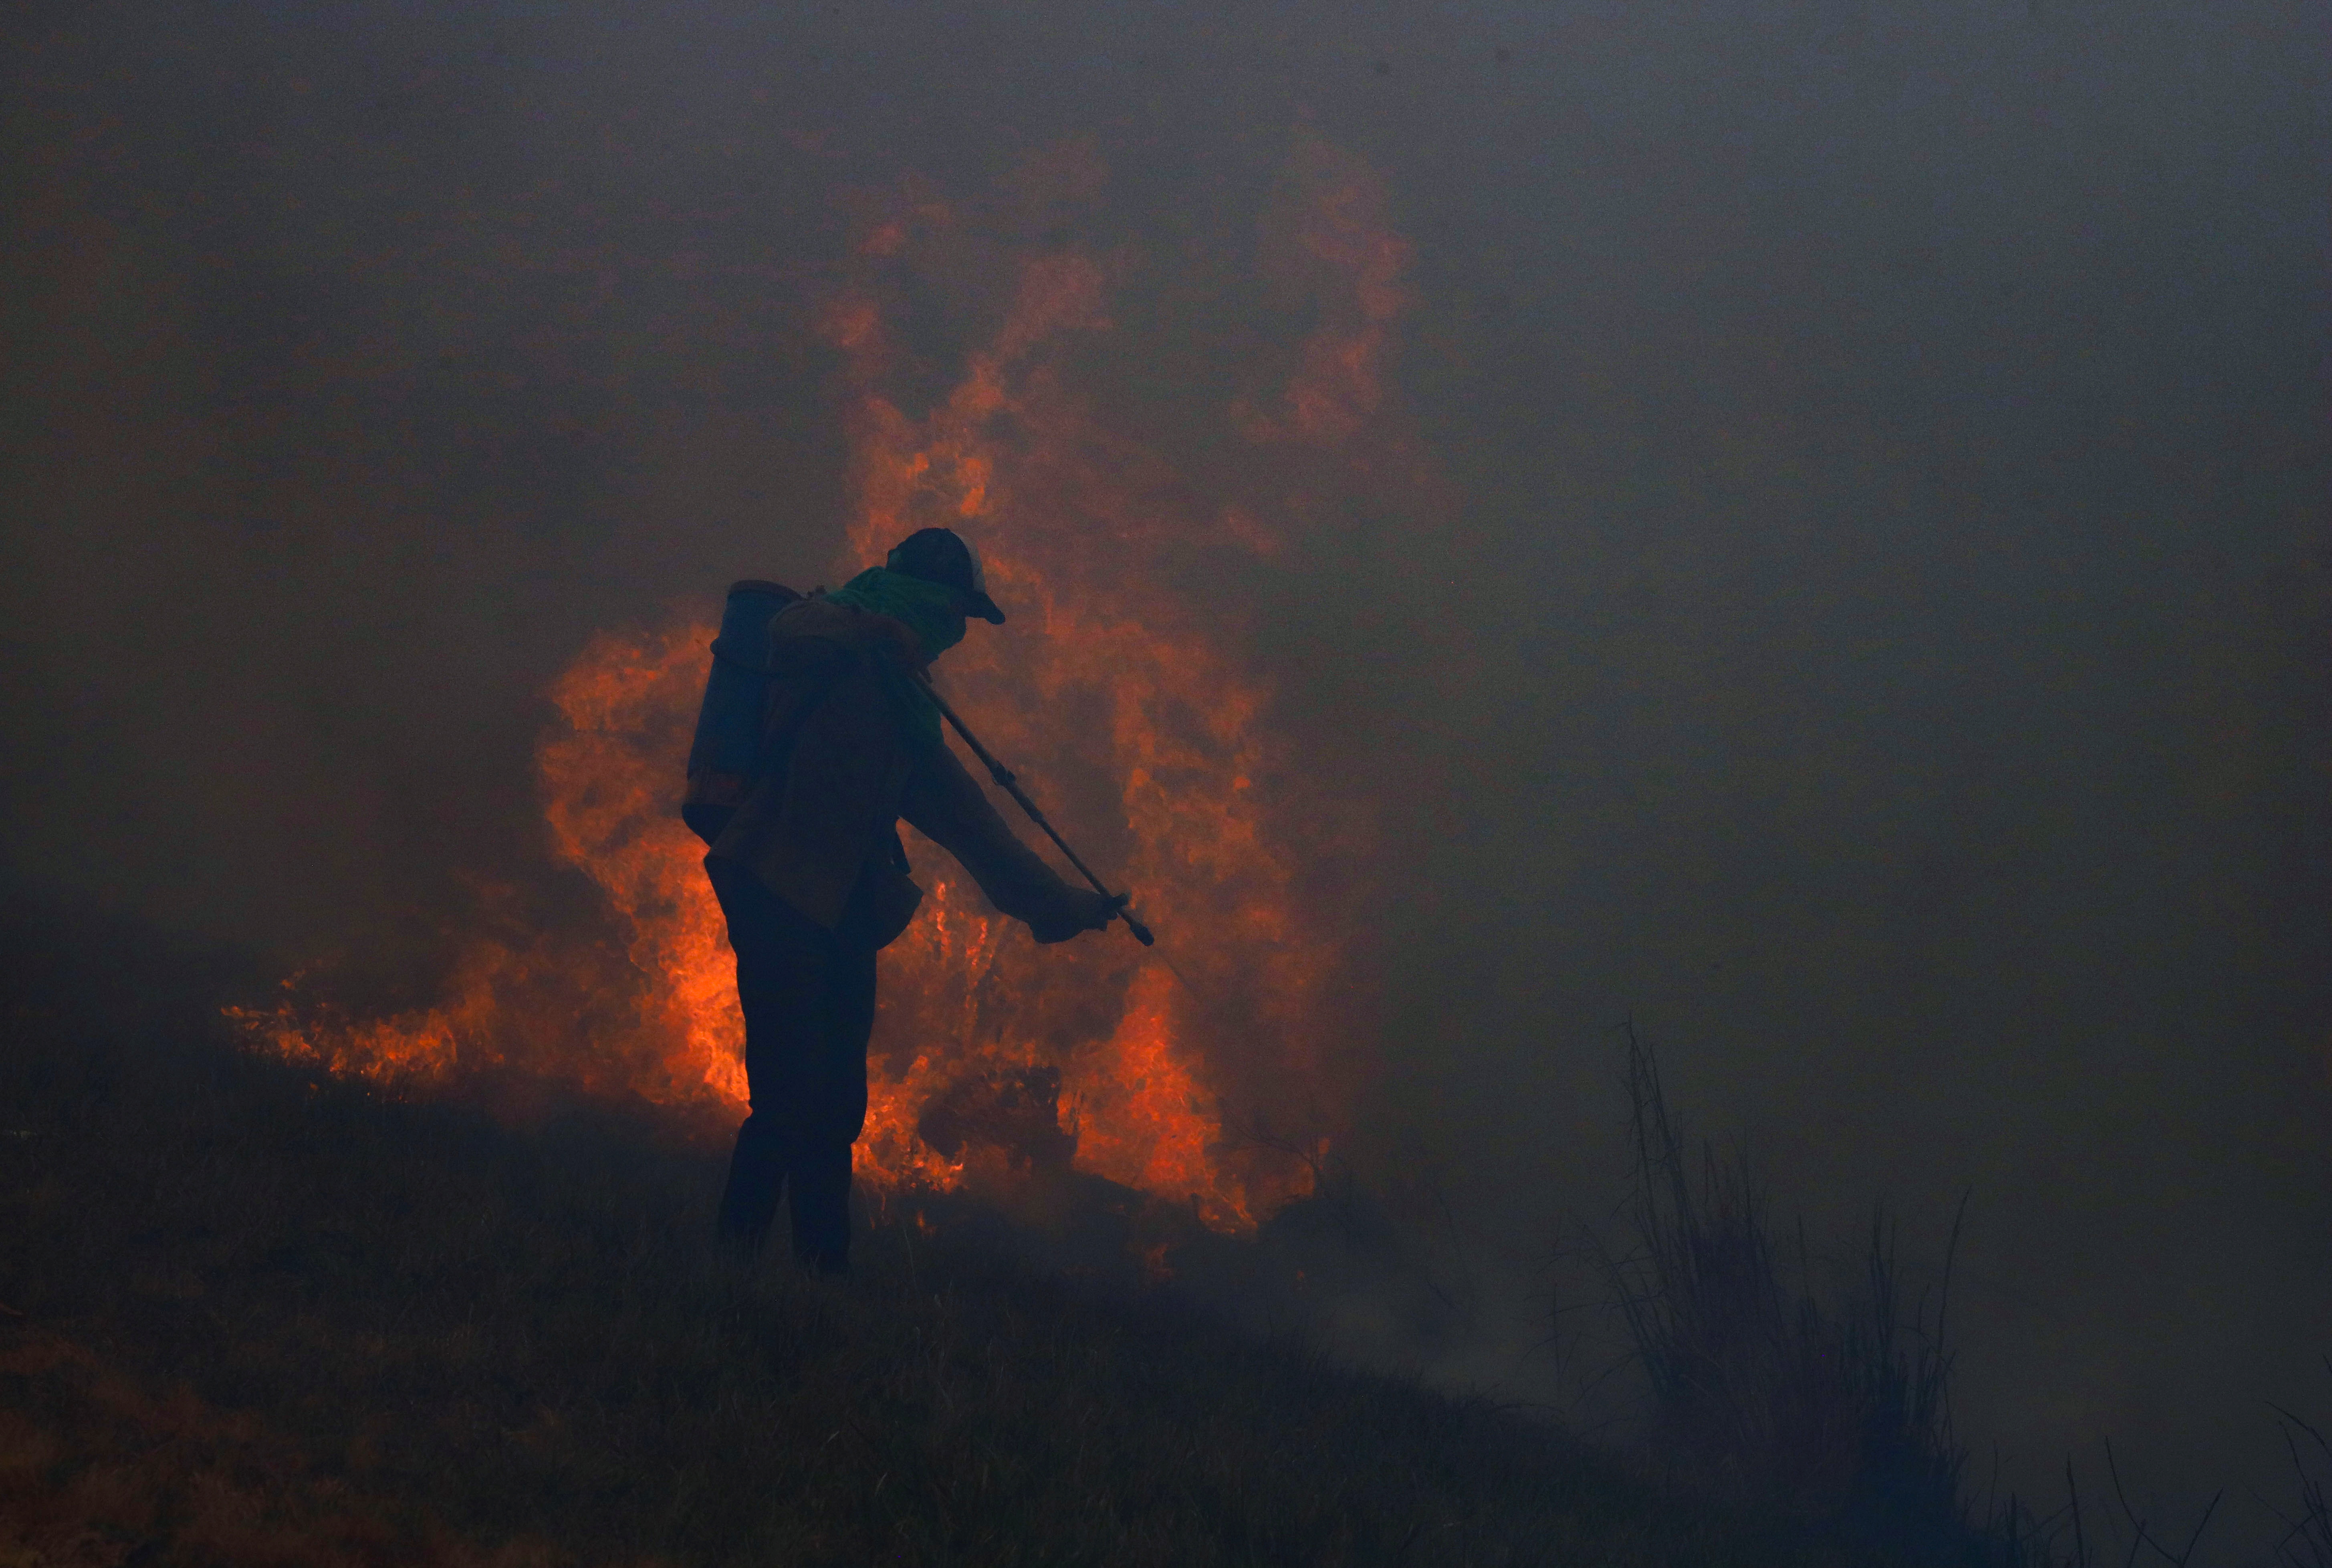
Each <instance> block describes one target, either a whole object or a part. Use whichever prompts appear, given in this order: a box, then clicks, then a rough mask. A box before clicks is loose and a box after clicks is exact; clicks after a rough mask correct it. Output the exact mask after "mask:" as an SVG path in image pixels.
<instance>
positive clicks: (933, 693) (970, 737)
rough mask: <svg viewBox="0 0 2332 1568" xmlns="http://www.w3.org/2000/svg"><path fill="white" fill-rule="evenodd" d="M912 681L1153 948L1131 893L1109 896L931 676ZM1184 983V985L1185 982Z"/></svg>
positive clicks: (1130, 928) (1116, 912)
mask: <svg viewBox="0 0 2332 1568" xmlns="http://www.w3.org/2000/svg"><path fill="white" fill-rule="evenodd" d="M914 678H915V683H916V684H918V685H920V686H922V689H923V691H924V693H925V694H926V695H928V696H929V697H930V698H931V700H932V703H935V704H937V706H938V708H939V711H940V713H941V717H943V718H945V719H946V720H947V722H948V723H949V725H950V727H951V728H952V729H953V730H954V731H955V732H956V733H957V734H958V735H961V736H962V737H963V743H964V744H965V745H967V746H969V747H970V748H971V754H972V755H973V756H975V757H977V758H979V759H980V761H981V762H982V763H983V764H984V765H985V766H986V767H987V769H988V776H989V778H991V779H995V780H996V782H997V783H998V784H999V785H1001V786H1003V789H1004V792H1005V793H1006V794H1008V795H1009V796H1011V797H1012V798H1013V799H1014V800H1015V801H1017V802H1018V803H1019V807H1020V809H1021V810H1023V811H1025V812H1027V814H1028V820H1029V821H1031V822H1034V823H1035V824H1036V825H1037V827H1041V828H1043V829H1044V830H1045V837H1047V838H1049V839H1051V840H1052V841H1053V846H1054V847H1055V848H1056V849H1058V850H1059V851H1060V852H1061V853H1062V854H1063V855H1066V856H1068V857H1069V864H1070V865H1074V866H1075V867H1076V868H1077V870H1078V871H1079V872H1081V873H1082V874H1083V875H1084V876H1085V880H1086V881H1087V882H1089V883H1091V884H1093V890H1094V892H1095V893H1098V894H1101V895H1102V896H1103V897H1104V898H1105V899H1107V900H1109V902H1110V905H1111V908H1110V913H1111V914H1112V915H1113V916H1114V917H1115V918H1116V919H1119V920H1122V921H1123V922H1125V929H1126V930H1128V931H1130V932H1133V935H1134V940H1136V941H1137V942H1141V943H1142V946H1144V947H1150V946H1152V945H1153V944H1154V943H1155V942H1157V940H1158V939H1157V938H1156V937H1155V936H1153V935H1152V934H1151V932H1150V928H1149V927H1148V926H1146V925H1144V924H1142V922H1140V921H1139V920H1136V919H1135V918H1134V917H1133V912H1132V911H1130V910H1128V909H1127V908H1126V905H1127V904H1129V903H1131V902H1132V901H1133V894H1131V893H1112V892H1111V891H1110V890H1109V889H1108V888H1106V887H1104V886H1103V885H1102V880H1101V878H1100V877H1098V876H1095V875H1094V874H1093V868H1092V867H1091V866H1089V865H1086V864H1085V862H1084V861H1082V860H1080V859H1078V858H1077V852H1076V851H1075V850H1074V849H1072V848H1070V847H1069V846H1068V845H1067V843H1066V841H1065V840H1063V838H1062V837H1061V836H1060V835H1059V834H1058V833H1056V832H1055V831H1054V829H1053V825H1052V824H1051V823H1049V822H1047V821H1046V820H1045V814H1044V813H1043V812H1042V811H1039V810H1037V803H1036V802H1035V801H1034V800H1031V799H1029V798H1028V796H1027V791H1025V790H1023V789H1021V788H1020V783H1019V780H1018V779H1015V778H1014V777H1013V776H1012V770H1011V769H1009V768H1007V767H1006V766H1005V765H1004V764H1003V763H1001V762H999V761H998V760H996V758H995V757H994V755H993V754H991V753H990V752H989V750H988V748H987V747H985V746H983V745H981V744H980V739H979V737H978V736H976V735H974V734H973V733H972V732H971V731H970V730H968V729H966V728H965V727H964V722H963V720H962V719H961V718H960V717H958V716H957V714H956V711H955V710H954V709H953V708H951V707H950V706H948V700H947V699H946V698H945V697H942V696H941V695H940V694H939V692H938V690H937V689H936V688H935V687H933V686H932V682H931V677H930V676H929V675H926V674H923V673H922V671H920V670H918V671H916V672H915V674H914ZM1106 923H1107V922H1106V921H1104V924H1106ZM1185 983H1186V984H1187V983H1188V982H1185Z"/></svg>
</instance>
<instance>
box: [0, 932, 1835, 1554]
mask: <svg viewBox="0 0 2332 1568" xmlns="http://www.w3.org/2000/svg"><path fill="white" fill-rule="evenodd" d="M100 957H102V958H103V959H104V962H103V964H102V965H100V963H99V962H98V960H99V959H100ZM0 963H5V970H0V973H5V984H6V990H7V994H6V998H5V1015H0V1031H5V1032H0V1134H5V1135H0V1304H5V1308H6V1309H7V1310H6V1311H5V1314H0V1564H8V1565H15V1564H31V1563H76V1564H78V1563H90V1564H99V1563H104V1564H117V1563H139V1564H148V1563H285V1564H291V1563H301V1564H319V1563H400V1564H402V1563H497V1564H532V1563H731V1562H737V1563H741V1562H748V1561H750V1562H754V1563H1111V1564H1136V1563H1160V1564H1166V1563H1172V1564H1203V1563H1305V1564H1310V1563H1485V1564H1487V1563H1609V1564H1629V1563H1692V1564H1710V1565H1715V1564H1725V1563H1744V1564H1745V1563H1776V1564H1778V1563H1848V1562H1860V1561H1877V1560H1878V1559H1870V1558H1866V1557H1862V1556H1859V1555H1857V1554H1853V1553H1851V1552H1849V1551H1848V1550H1847V1549H1845V1548H1843V1547H1839V1546H1835V1545H1823V1544H1816V1543H1812V1542H1810V1541H1807V1540H1803V1539H1801V1538H1798V1537H1797V1536H1795V1535H1792V1533H1791V1532H1790V1531H1789V1530H1788V1529H1787V1528H1786V1527H1784V1526H1782V1525H1778V1524H1773V1523H1770V1522H1765V1523H1761V1522H1760V1521H1758V1520H1756V1519H1754V1518H1749V1517H1746V1516H1743V1515H1737V1514H1729V1513H1726V1512H1725V1511H1723V1510H1719V1509H1716V1508H1714V1507H1710V1506H1696V1505H1694V1504H1692V1503H1690V1502H1688V1501H1686V1500H1683V1499H1679V1498H1677V1497H1674V1496H1662V1495H1661V1494H1659V1493H1658V1491H1657V1490H1655V1489H1654V1488H1652V1487H1650V1486H1649V1485H1648V1484H1647V1483H1645V1482H1643V1481H1641V1480H1640V1479H1639V1478H1636V1477H1632V1476H1631V1475H1630V1473H1629V1472H1628V1471H1627V1470H1626V1469H1625V1468H1624V1467H1623V1466H1622V1465H1621V1464H1620V1462H1619V1461H1618V1460H1616V1459H1614V1458H1610V1457H1609V1456H1605V1455H1600V1454H1597V1453H1594V1452H1591V1451H1590V1450H1587V1449H1585V1448H1581V1447H1579V1446H1577V1445H1575V1444H1573V1443H1572V1442H1570V1441H1568V1440H1566V1439H1563V1438H1561V1437H1559V1436H1557V1435H1555V1434H1553V1433H1551V1432H1549V1431H1547V1430H1545V1429H1542V1428H1539V1427H1535V1426H1533V1425H1531V1424H1528V1423H1525V1422H1524V1421H1521V1420H1516V1419H1514V1418H1512V1417H1510V1416H1507V1415H1503V1414H1501V1413H1499V1412H1497V1411H1495V1410H1490V1409H1487V1408H1486V1407H1484V1406H1482V1405H1480V1404H1478V1403H1468V1402H1465V1401H1452V1400H1449V1399H1445V1398H1441V1397H1438V1396H1436V1395H1433V1394H1430V1393H1428V1392H1424V1391H1419V1390H1418V1389H1416V1388H1413V1387H1408V1386H1404V1385H1401V1384H1400V1383H1397V1382H1388V1381H1385V1380H1382V1379H1378V1378H1372V1377H1366V1376H1362V1375H1358V1374H1354V1373H1352V1372H1345V1371H1342V1370H1339V1369H1337V1368H1336V1367H1334V1366H1332V1365H1330V1364H1327V1363H1326V1362H1324V1361H1323V1360H1322V1359H1320V1358H1318V1357H1316V1356H1313V1355H1309V1354H1306V1353H1304V1352H1303V1351H1301V1350H1300V1349H1298V1348H1294V1347H1291V1346H1290V1345H1288V1344H1286V1343H1279V1344H1267V1343H1257V1342H1256V1341H1254V1340H1252V1339H1248V1338H1242V1337H1240V1336H1238V1335H1236V1334H1232V1333H1230V1332H1228V1331H1227V1330H1224V1329H1222V1328H1219V1327H1217V1326H1214V1325H1213V1324H1211V1323H1210V1322H1209V1321H1208V1320H1205V1319H1202V1318H1200V1317H1199V1316H1197V1315H1193V1314H1190V1313H1189V1312H1186V1311H1182V1310H1180V1309H1178V1308H1177V1307H1176V1306H1175V1305H1174V1304H1173V1303H1172V1301H1171V1299H1169V1298H1167V1297H1164V1296H1152V1297H1149V1298H1142V1297H1131V1298H1123V1299H1117V1298H1109V1297H1104V1296H1101V1295H1100V1294H1098V1293H1096V1292H1094V1291H1092V1290H1085V1291H1079V1290H1075V1289H1072V1288H1070V1287H1069V1286H1066V1284H1064V1283H1063V1282H1061V1281H1060V1280H1058V1279H1052V1278H1047V1277H1046V1276H1042V1275H1041V1274H1038V1273H1035V1272H1032V1271H1031V1270H1029V1269H1027V1268H1026V1267H1019V1266H1016V1265H1013V1264H1010V1263H1008V1262H1007V1261H1004V1260H1003V1259H1001V1258H1000V1257H999V1256H997V1255H996V1254H994V1253H993V1252H992V1251H989V1252H983V1251H982V1250H981V1249H980V1248H977V1247H976V1246H974V1245H972V1244H970V1243H969V1242H966V1241H964V1240H962V1239H961V1238H959V1239H956V1240H953V1241H951V1231H950V1229H949V1228H948V1227H946V1226H945V1225H942V1226H941V1227H940V1228H938V1229H937V1230H935V1231H934V1232H933V1233H932V1234H929V1235H920V1234H919V1233H918V1229H917V1228H915V1227H913V1226H911V1225H906V1224H893V1225H889V1226H882V1227H877V1228H876V1229H875V1230H874V1233H873V1234H872V1235H871V1236H870V1237H866V1238H863V1240H862V1249H861V1254H860V1257H859V1259H858V1262H859V1268H858V1272H857V1274H856V1275H855V1276H854V1277H853V1278H851V1279H850V1280H848V1281H845V1282H838V1283H829V1282H822V1281H817V1280H812V1279H808V1278H803V1277H800V1276H796V1275H795V1274H794V1273H793V1272H792V1271H791V1270H790V1269H789V1268H788V1267H784V1266H783V1265H782V1264H779V1263H776V1262H772V1263H769V1264H766V1265H763V1266H760V1267H747V1266H741V1265H739V1264H736V1263H734V1262H732V1261H731V1260H729V1259H727V1258H725V1257H722V1256H721V1255H720V1254H719V1253H718V1252H716V1250H715V1249H714V1248H712V1246H711V1244H710V1240H709V1232H710V1229H711V1223H710V1221H711V1206H712V1200H713V1198H714V1196H715V1187H716V1184H717V1180H718V1171H719V1157H718V1154H717V1152H713V1151H711V1150H708V1149H707V1148H706V1146H705V1145H704V1144H703V1143H701V1142H697V1143H691V1142H690V1141H688V1140H686V1139H684V1138H683V1137H681V1136H679V1135H678V1134H677V1133H675V1132H674V1130H672V1129H670V1128H668V1127H659V1126H658V1125H657V1124H655V1123H652V1122H647V1121H631V1120H626V1118H624V1117H622V1116H620V1115H616V1114H610V1113H604V1112H603V1113H597V1114H566V1115H559V1116H550V1117H541V1118H537V1119H536V1120H535V1122H534V1123H533V1124H532V1125H531V1126H530V1128H529V1129H528V1130H525V1131H512V1130H511V1129H510V1128H509V1127H508V1126H507V1125H505V1124H503V1123H497V1122H496V1121H494V1120H492V1119H490V1118H488V1117H487V1116H485V1115H483V1114H481V1113H478V1112H475V1111H471V1110H465V1109H463V1108H461V1107H457V1106H450V1105H444V1104H398V1103H393V1102H390V1101H387V1100H384V1099H383V1098H381V1097H379V1096H378V1095H372V1094H368V1093H367V1092H365V1091H364V1090H362V1089H360V1088H358V1087H354V1086H350V1085H339V1084H329V1083H327V1084H319V1083H316V1082H313V1081H311V1080H309V1079H308V1078H306V1077H303V1076H301V1075H300V1074H298V1073H296V1072H292V1071H290V1070H287V1069H285V1068H282V1067H281V1066H274V1065H271V1064H265V1063H260V1062H255V1061H252V1060H249V1059H246V1058H244V1057H241V1056H237V1055H236V1054H234V1052H232V1051H231V1050H228V1049H226V1048H225V1047H223V1046H222V1045H221V1044H220V1043H219V1040H218V1038H217V1036H216V1033H215V1030H214V1029H212V1028H210V1026H209V1024H208V1021H207V1020H208V1019H209V1018H210V1017H211V1015H212V1013H213V1012H214V1010H215V999H216V996H217V977H216V976H215V975H214V974H208V973H205V972H204V971H203V970H202V969H201V967H200V966H198V965H195V966H190V965H186V964H184V963H180V962H175V961H162V960H160V959H158V958H157V957H155V956H154V955H153V954H152V953H151V952H150V949H149V944H148V942H147V941H146V939H145V938H144V937H143V936H142V935H141V934H140V933H138V932H120V931H109V932H79V933H76V934H75V935H74V936H73V937H72V938H71V939H58V938H55V937H54V936H53V935H52V936H45V937H43V938H41V939H40V940H37V941H35V940H29V939H27V938H25V937H24V935H23V933H22V932H18V933H16V934H15V935H14V936H13V937H11V938H9V939H8V942H7V945H6V947H5V951H0Z"/></svg>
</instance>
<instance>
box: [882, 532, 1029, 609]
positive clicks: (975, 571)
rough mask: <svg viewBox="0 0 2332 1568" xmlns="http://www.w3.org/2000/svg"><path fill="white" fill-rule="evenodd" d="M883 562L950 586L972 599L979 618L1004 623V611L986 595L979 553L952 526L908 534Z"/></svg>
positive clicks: (894, 567) (903, 573) (885, 564)
mask: <svg viewBox="0 0 2332 1568" xmlns="http://www.w3.org/2000/svg"><path fill="white" fill-rule="evenodd" d="M883 564H884V566H886V567H889V568H890V569H892V570H893V571H895V572H898V573H900V574H901V575H903V576H905V577H912V578H922V580H923V581H925V582H935V583H939V584H941V586H943V587H946V588H953V589H955V590H956V592H958V593H960V594H961V595H963V597H964V598H968V599H970V601H971V609H972V613H973V614H974V615H977V616H978V617H980V619H981V620H984V621H988V622H989V623H991V624H993V625H996V626H1002V625H1003V624H1004V612H1003V611H1002V610H999V609H998V608H997V607H996V601H995V600H994V599H992V598H989V597H988V578H987V575H986V574H985V573H983V572H982V571H981V570H980V557H979V556H978V555H977V554H975V553H974V552H973V550H972V548H971V546H970V545H968V544H966V543H964V542H963V539H962V537H961V535H959V534H958V533H957V532H956V531H955V530H953V529H951V528H926V529H923V530H922V531H919V532H915V533H911V534H909V535H908V536H907V537H906V538H905V539H904V540H901V541H900V544H899V548H898V549H896V550H893V551H892V552H891V558H890V559H888V560H886V561H884V563H883Z"/></svg>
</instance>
